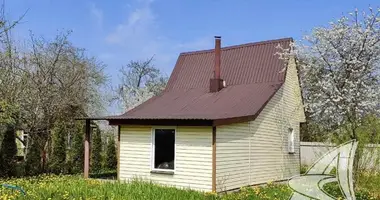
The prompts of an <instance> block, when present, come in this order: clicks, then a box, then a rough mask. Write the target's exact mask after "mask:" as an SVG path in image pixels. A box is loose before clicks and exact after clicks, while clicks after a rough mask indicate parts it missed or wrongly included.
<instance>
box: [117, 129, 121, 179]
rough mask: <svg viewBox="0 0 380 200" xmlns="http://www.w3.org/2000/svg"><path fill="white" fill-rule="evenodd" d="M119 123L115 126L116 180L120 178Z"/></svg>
mask: <svg viewBox="0 0 380 200" xmlns="http://www.w3.org/2000/svg"><path fill="white" fill-rule="evenodd" d="M120 129H121V127H120V125H119V126H118V127H117V180H120Z"/></svg>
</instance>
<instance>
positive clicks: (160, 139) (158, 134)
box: [154, 129, 175, 169]
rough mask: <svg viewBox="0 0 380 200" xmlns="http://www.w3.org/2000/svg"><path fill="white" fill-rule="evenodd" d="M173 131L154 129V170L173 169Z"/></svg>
mask: <svg viewBox="0 0 380 200" xmlns="http://www.w3.org/2000/svg"><path fill="white" fill-rule="evenodd" d="M174 144H175V130H174V129H155V137H154V146H155V149H154V168H158V169H174V154H175V153H174Z"/></svg>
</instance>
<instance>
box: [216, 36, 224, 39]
mask: <svg viewBox="0 0 380 200" xmlns="http://www.w3.org/2000/svg"><path fill="white" fill-rule="evenodd" d="M214 37H215V39H220V38H222V36H214Z"/></svg>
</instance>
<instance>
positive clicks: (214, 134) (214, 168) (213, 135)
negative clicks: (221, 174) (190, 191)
mask: <svg viewBox="0 0 380 200" xmlns="http://www.w3.org/2000/svg"><path fill="white" fill-rule="evenodd" d="M212 191H213V192H216V126H213V127H212Z"/></svg>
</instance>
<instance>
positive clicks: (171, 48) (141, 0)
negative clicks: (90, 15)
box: [104, 0, 213, 75]
mask: <svg viewBox="0 0 380 200" xmlns="http://www.w3.org/2000/svg"><path fill="white" fill-rule="evenodd" d="M134 3H137V6H136V5H134V6H131V7H130V8H129V9H132V8H133V10H132V11H130V12H129V13H128V15H127V16H126V18H125V19H124V21H123V22H122V23H120V24H118V25H116V27H115V28H114V29H113V30H112V31H111V32H110V33H108V35H107V36H106V37H105V41H106V43H107V44H108V45H109V47H110V49H109V51H112V50H111V49H113V51H112V52H107V53H104V57H105V58H110V57H111V56H110V54H113V56H112V57H113V58H112V59H113V60H115V59H117V60H119V61H120V60H124V64H126V63H127V62H129V60H144V59H148V58H150V57H151V56H153V55H154V63H155V65H156V66H157V67H159V68H160V69H162V70H163V71H164V72H165V73H167V74H168V75H170V72H171V70H172V69H173V67H174V64H175V61H176V59H177V56H178V54H179V53H180V52H183V51H192V50H202V49H210V48H212V44H213V37H212V36H210V37H202V38H198V39H195V40H194V41H191V42H179V41H174V40H172V39H169V38H167V37H165V34H163V31H162V30H160V27H159V25H158V17H159V16H157V15H156V14H155V13H154V9H153V7H152V6H153V5H154V2H153V1H152V0H135V1H134ZM128 5H130V4H128ZM106 55H107V56H106Z"/></svg>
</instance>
